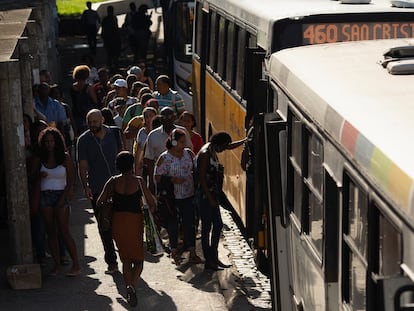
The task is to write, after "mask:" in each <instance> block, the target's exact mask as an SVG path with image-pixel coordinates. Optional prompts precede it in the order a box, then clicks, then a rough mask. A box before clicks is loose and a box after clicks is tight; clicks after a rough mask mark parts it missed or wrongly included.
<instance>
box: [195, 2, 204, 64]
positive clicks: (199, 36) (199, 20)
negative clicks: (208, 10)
mask: <svg viewBox="0 0 414 311" xmlns="http://www.w3.org/2000/svg"><path fill="white" fill-rule="evenodd" d="M196 4H197V11H196V31H195V33H196V36H195V53H196V54H197V55H198V56H200V55H201V42H203V39H202V34H203V29H202V26H203V10H202V9H203V4H202V3H201V2H196Z"/></svg>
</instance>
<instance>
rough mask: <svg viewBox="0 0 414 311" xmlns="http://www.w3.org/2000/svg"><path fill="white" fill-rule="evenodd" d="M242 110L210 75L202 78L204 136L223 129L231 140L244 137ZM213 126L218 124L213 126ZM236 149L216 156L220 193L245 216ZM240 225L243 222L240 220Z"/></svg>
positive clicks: (242, 178) (243, 113) (243, 219)
mask: <svg viewBox="0 0 414 311" xmlns="http://www.w3.org/2000/svg"><path fill="white" fill-rule="evenodd" d="M245 116H246V112H245V110H244V109H243V108H242V107H241V106H240V104H239V103H238V102H237V101H236V100H235V99H234V98H233V96H231V95H229V94H228V92H226V90H225V88H224V87H223V86H221V85H220V83H218V81H217V80H216V79H215V78H214V77H213V76H212V75H211V74H210V73H208V74H207V77H206V126H207V129H206V130H207V133H210V132H211V134H214V133H217V132H219V131H224V130H226V131H227V132H228V133H229V134H230V136H231V137H232V139H233V140H238V139H240V138H242V137H243V136H244V129H243V128H240V125H241V124H243V123H244V118H245ZM217 125H222V126H220V127H216V126H217ZM241 152H242V150H241V149H240V148H237V149H234V150H230V151H227V152H224V153H222V154H220V155H219V158H220V162H221V163H222V164H223V165H224V168H225V178H224V184H223V192H224V193H225V194H226V197H227V199H228V200H229V202H230V204H231V205H232V206H233V207H234V208H235V209H236V211H237V213H238V214H239V215H245V210H244V207H245V192H246V189H245V184H246V183H245V182H246V181H245V174H244V172H243V171H242V169H241V166H240V159H241ZM241 220H242V221H243V223H245V221H246V219H245V218H244V217H242V218H241Z"/></svg>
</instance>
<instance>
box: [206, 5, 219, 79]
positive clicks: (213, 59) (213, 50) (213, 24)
mask: <svg viewBox="0 0 414 311" xmlns="http://www.w3.org/2000/svg"><path fill="white" fill-rule="evenodd" d="M217 37H218V16H217V13H216V12H212V13H211V17H210V46H209V49H210V54H209V58H208V64H209V65H210V67H211V69H212V70H213V71H216V69H217V44H218V41H217Z"/></svg>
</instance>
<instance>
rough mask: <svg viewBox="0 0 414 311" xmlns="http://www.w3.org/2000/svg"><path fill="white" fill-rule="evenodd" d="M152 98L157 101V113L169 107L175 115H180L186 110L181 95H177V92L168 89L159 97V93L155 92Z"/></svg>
mask: <svg viewBox="0 0 414 311" xmlns="http://www.w3.org/2000/svg"><path fill="white" fill-rule="evenodd" d="M154 97H155V99H156V100H157V101H158V106H159V108H158V109H159V111H161V109H162V108H164V107H171V108H172V109H174V111H175V113H176V114H177V115H180V114H181V113H182V112H183V111H185V110H186V109H185V104H184V100H183V98H182V97H181V95H180V94H178V93H177V91H173V90H171V89H169V90H168V92H167V93H166V94H164V95H161V94H160V92H158V91H155V92H154Z"/></svg>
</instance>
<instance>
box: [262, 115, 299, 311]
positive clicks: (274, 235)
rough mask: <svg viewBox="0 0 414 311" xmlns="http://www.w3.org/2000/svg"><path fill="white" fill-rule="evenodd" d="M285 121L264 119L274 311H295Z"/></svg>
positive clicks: (275, 118)
mask: <svg viewBox="0 0 414 311" xmlns="http://www.w3.org/2000/svg"><path fill="white" fill-rule="evenodd" d="M286 132H287V130H286V121H284V120H283V119H282V118H281V117H280V116H279V115H278V114H274V113H272V114H266V115H265V116H264V128H263V134H264V145H265V159H266V161H265V163H266V171H267V174H266V175H264V176H266V179H267V186H268V188H267V204H268V209H267V213H268V235H269V253H270V254H269V258H271V261H270V265H271V288H272V304H273V310H278V311H280V310H293V306H292V303H291V300H290V291H289V288H290V286H289V285H290V284H291V281H290V280H291V276H290V269H289V262H290V260H289V258H288V256H289V252H288V251H287V230H286V226H287V221H288V215H287V214H286V212H287V209H286V208H285V198H286V161H287V138H286Z"/></svg>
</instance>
